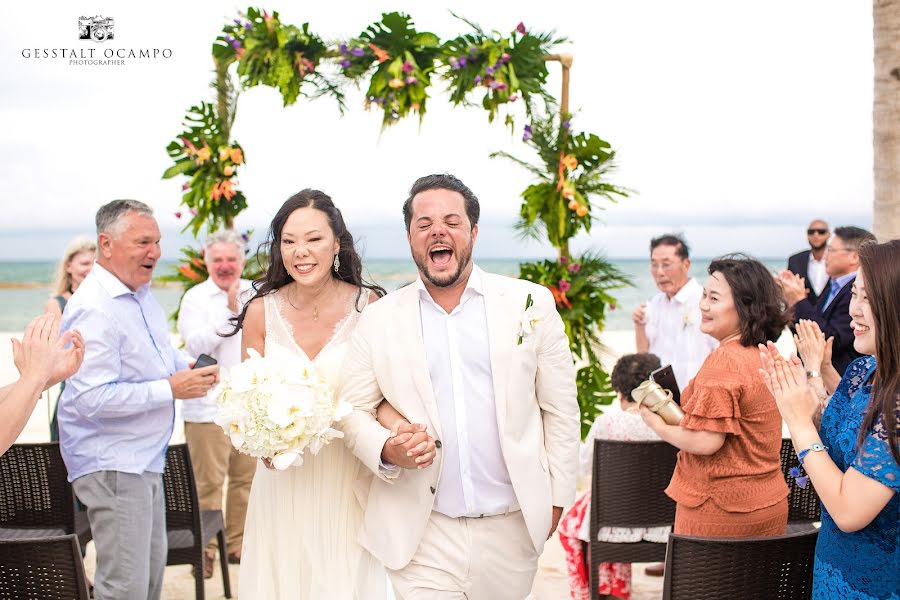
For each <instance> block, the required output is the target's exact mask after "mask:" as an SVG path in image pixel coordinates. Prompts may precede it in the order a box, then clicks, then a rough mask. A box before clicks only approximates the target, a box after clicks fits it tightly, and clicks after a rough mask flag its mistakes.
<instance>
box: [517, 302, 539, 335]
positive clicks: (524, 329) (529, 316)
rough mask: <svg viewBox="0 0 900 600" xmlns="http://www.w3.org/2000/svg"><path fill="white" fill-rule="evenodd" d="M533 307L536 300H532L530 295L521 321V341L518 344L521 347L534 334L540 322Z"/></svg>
mask: <svg viewBox="0 0 900 600" xmlns="http://www.w3.org/2000/svg"><path fill="white" fill-rule="evenodd" d="M533 307H534V300H532V299H531V294H528V297H527V298H525V310H524V311H523V312H522V319H521V321H519V341H518V342H517V345H519V346H521V345H522V342H523V341H525V338H526V337H528V336H529V335H531V334H532V332H534V328H535V326H537V324H538V322H539V321H540V318H538V316H537V312H536V311H535V310H534V308H533Z"/></svg>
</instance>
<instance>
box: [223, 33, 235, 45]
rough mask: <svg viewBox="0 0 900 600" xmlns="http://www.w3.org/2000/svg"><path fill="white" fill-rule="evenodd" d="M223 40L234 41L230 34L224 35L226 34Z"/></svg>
mask: <svg viewBox="0 0 900 600" xmlns="http://www.w3.org/2000/svg"><path fill="white" fill-rule="evenodd" d="M225 41H226V42H228V43H229V44H230V43H231V42H233V41H234V38H233V37H232V36H230V35H226V36H225Z"/></svg>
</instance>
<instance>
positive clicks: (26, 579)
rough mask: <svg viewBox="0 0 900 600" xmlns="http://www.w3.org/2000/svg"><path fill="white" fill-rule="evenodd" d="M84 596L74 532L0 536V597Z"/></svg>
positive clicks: (52, 599) (62, 599)
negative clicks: (67, 533)
mask: <svg viewBox="0 0 900 600" xmlns="http://www.w3.org/2000/svg"><path fill="white" fill-rule="evenodd" d="M25 598H28V599H34V600H73V599H74V600H88V598H90V594H89V592H88V585H87V579H86V578H85V575H84V564H83V563H82V562H81V550H80V548H79V547H78V538H77V537H76V536H75V535H63V536H53V537H39V538H30V539H17V540H0V599H2V600H22V599H25Z"/></svg>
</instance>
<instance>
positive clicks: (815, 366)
mask: <svg viewBox="0 0 900 600" xmlns="http://www.w3.org/2000/svg"><path fill="white" fill-rule="evenodd" d="M833 342H834V337H830V338H828V340H827V341H826V340H825V334H824V333H822V330H821V329H820V328H819V324H818V323H816V322H815V321H809V320H807V319H800V321H799V322H798V323H797V333H796V334H794V343H795V344H796V345H797V352H798V353H799V354H800V358H801V359H803V365H804V366H805V367H806V370H807V371H820V372H821V371H822V370H823V368H822V367H823V365H825V364H826V362H825V355H826V354H827V355H828V362H827V364H831V348H832V344H833Z"/></svg>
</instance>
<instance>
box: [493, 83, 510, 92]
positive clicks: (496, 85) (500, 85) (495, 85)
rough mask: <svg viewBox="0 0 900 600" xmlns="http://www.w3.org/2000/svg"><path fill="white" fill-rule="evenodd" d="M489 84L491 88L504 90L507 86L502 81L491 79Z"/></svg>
mask: <svg viewBox="0 0 900 600" xmlns="http://www.w3.org/2000/svg"><path fill="white" fill-rule="evenodd" d="M489 85H490V86H491V89H492V90H501V91H502V90H505V89H506V88H507V87H509V86H507V85H506V84H505V83H503V82H502V81H492V82H491V83H490V84H489Z"/></svg>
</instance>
